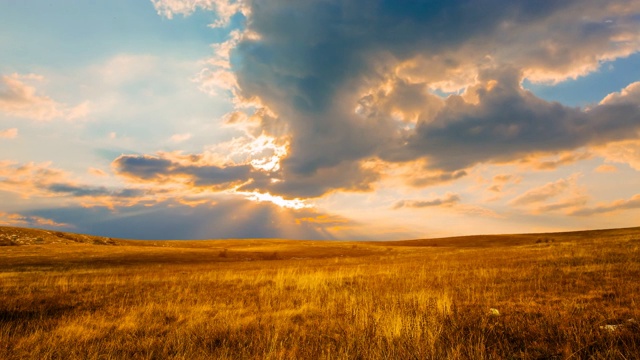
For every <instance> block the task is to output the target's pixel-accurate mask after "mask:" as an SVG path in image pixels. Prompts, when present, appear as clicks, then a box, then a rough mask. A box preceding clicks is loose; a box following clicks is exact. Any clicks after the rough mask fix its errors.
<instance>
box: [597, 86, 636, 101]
mask: <svg viewBox="0 0 640 360" xmlns="http://www.w3.org/2000/svg"><path fill="white" fill-rule="evenodd" d="M625 103H631V104H636V105H640V81H637V82H634V83H631V84H629V86H627V87H626V88H624V89H622V90H621V91H620V92H614V93H611V94H609V95H607V96H606V97H605V98H604V99H602V101H601V102H600V104H601V105H604V104H625Z"/></svg>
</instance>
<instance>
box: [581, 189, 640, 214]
mask: <svg viewBox="0 0 640 360" xmlns="http://www.w3.org/2000/svg"><path fill="white" fill-rule="evenodd" d="M631 209H640V194H636V195H634V196H632V197H631V198H629V199H621V200H616V201H612V202H610V203H608V204H607V203H604V204H600V205H598V206H595V207H582V208H580V209H577V210H574V211H572V212H571V213H570V215H574V216H592V215H599V214H605V213H610V212H616V211H621V210H631Z"/></svg>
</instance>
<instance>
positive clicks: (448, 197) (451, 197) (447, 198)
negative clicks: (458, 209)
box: [393, 193, 460, 209]
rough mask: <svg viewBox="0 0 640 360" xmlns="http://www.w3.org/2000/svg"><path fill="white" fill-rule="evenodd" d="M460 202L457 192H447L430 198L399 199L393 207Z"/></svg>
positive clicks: (434, 205) (431, 205)
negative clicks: (438, 196) (441, 195)
mask: <svg viewBox="0 0 640 360" xmlns="http://www.w3.org/2000/svg"><path fill="white" fill-rule="evenodd" d="M459 202H460V196H459V195H458V194H453V193H447V194H445V195H444V196H443V197H440V198H435V199H431V200H401V201H398V202H397V203H396V204H395V205H394V206H393V208H394V209H401V208H425V207H436V206H452V205H455V204H458V203H459Z"/></svg>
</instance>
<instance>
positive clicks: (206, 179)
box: [113, 155, 265, 187]
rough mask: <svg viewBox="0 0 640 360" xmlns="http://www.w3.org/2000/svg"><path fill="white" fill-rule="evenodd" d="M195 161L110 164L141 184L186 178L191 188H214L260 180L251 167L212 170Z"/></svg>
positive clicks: (126, 158) (143, 159) (123, 159)
mask: <svg viewBox="0 0 640 360" xmlns="http://www.w3.org/2000/svg"><path fill="white" fill-rule="evenodd" d="M198 160H199V158H198V157H195V158H194V159H192V162H191V163H189V162H186V163H185V161H182V162H178V161H173V160H171V159H165V158H161V157H152V156H147V155H122V156H120V157H118V158H117V159H115V160H114V161H113V166H114V168H115V170H116V172H117V173H118V174H120V175H124V176H127V177H129V178H131V179H134V180H136V181H141V182H147V181H151V182H162V181H165V180H168V179H171V178H172V177H180V176H183V177H188V178H189V179H190V181H191V184H192V185H193V186H197V187H201V186H213V185H222V184H229V183H236V182H245V181H248V180H249V179H251V178H252V177H258V178H262V177H264V176H265V175H264V174H263V173H259V172H255V171H254V170H253V167H251V166H250V165H237V166H233V165H230V166H226V167H221V166H214V165H198V163H197V161H198Z"/></svg>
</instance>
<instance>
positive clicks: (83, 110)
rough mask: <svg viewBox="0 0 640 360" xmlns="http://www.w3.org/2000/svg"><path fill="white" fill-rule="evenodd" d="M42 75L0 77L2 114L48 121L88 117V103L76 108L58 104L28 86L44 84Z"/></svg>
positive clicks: (0, 109)
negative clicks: (38, 83)
mask: <svg viewBox="0 0 640 360" xmlns="http://www.w3.org/2000/svg"><path fill="white" fill-rule="evenodd" d="M43 80H44V78H43V77H42V76H40V75H35V74H28V75H19V74H12V75H3V76H2V77H0V112H4V113H6V114H8V115H10V116H16V117H21V118H26V119H32V120H38V121H48V120H52V119H66V120H74V119H78V118H83V117H86V116H87V114H88V113H89V110H90V105H89V103H88V102H84V103H81V104H79V105H76V106H74V107H69V106H67V105H66V104H62V103H59V102H56V101H55V100H53V99H51V98H50V97H48V96H45V95H39V94H38V93H37V89H36V88H35V87H34V86H32V85H30V84H28V83H29V82H31V83H34V82H35V83H37V82H42V81H43Z"/></svg>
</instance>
